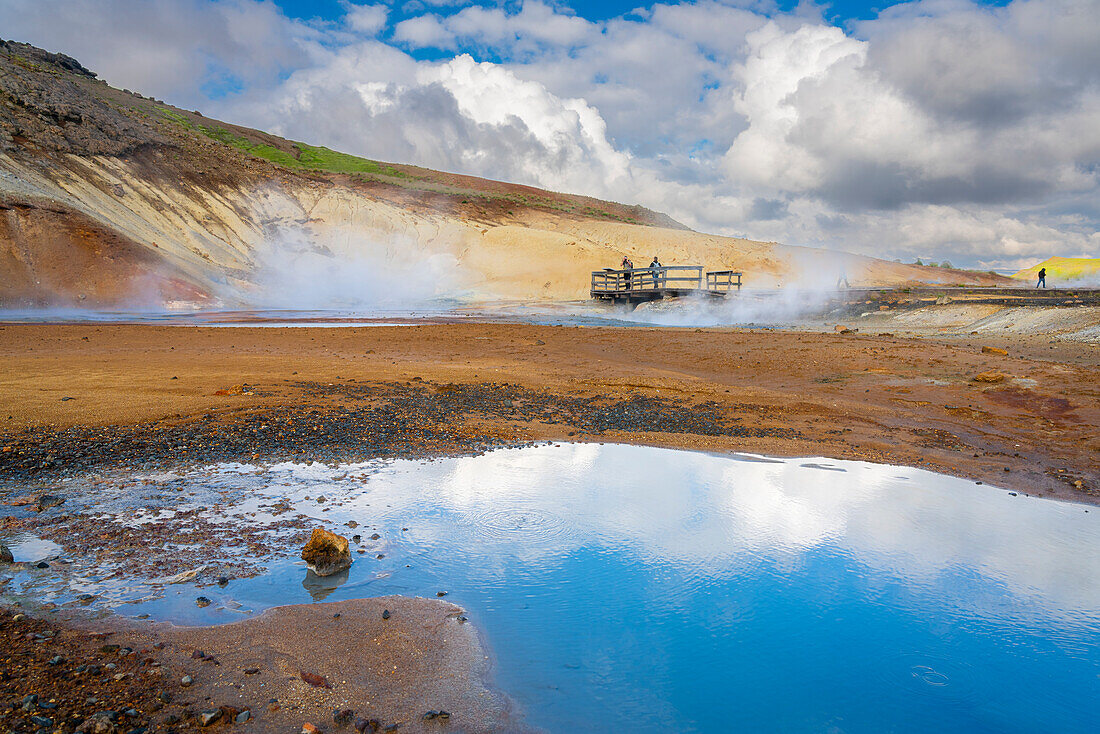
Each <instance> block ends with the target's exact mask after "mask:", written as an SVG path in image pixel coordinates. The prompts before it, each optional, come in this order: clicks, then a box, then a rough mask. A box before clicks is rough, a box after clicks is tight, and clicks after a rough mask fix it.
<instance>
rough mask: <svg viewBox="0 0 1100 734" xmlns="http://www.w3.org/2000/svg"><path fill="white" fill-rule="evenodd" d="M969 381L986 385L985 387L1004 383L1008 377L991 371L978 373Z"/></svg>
mask: <svg viewBox="0 0 1100 734" xmlns="http://www.w3.org/2000/svg"><path fill="white" fill-rule="evenodd" d="M970 379H971V380H973V381H974V382H981V383H984V384H987V385H994V384H997V383H999V382H1004V381H1005V380H1007V379H1008V375H1006V374H1005V373H1003V372H993V371H990V372H979V373H978V374H976V375H974V376H973V377H972V378H970Z"/></svg>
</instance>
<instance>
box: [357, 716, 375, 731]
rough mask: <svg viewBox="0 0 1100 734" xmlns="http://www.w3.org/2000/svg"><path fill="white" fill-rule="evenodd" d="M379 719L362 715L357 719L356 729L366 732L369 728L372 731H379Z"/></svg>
mask: <svg viewBox="0 0 1100 734" xmlns="http://www.w3.org/2000/svg"><path fill="white" fill-rule="evenodd" d="M378 726H379V724H378V719H364V718H362V717H360V718H358V719H356V720H355V731H357V732H360V734H362V732H365V731H366V730H367V729H370V730H371V731H378Z"/></svg>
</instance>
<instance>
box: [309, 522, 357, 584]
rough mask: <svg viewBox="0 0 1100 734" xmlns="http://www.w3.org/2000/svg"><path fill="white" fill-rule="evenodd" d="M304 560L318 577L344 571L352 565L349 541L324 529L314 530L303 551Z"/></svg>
mask: <svg viewBox="0 0 1100 734" xmlns="http://www.w3.org/2000/svg"><path fill="white" fill-rule="evenodd" d="M302 560H303V561H305V562H306V565H307V566H308V567H309V570H311V571H313V573H315V574H317V575H318V576H331V575H332V574H334V573H336V572H338V571H343V570H344V569H345V568H347V567H348V566H350V565H351V551H350V550H349V549H348V539H347V538H345V537H344V536H342V535H337V534H336V533H330V532H329V531H327V530H325V529H324V528H314V530H313V535H311V536H310V538H309V542H308V543H306V547H305V548H303V549H302Z"/></svg>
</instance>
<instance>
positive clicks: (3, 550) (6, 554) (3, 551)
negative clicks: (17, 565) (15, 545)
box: [0, 544, 15, 563]
mask: <svg viewBox="0 0 1100 734" xmlns="http://www.w3.org/2000/svg"><path fill="white" fill-rule="evenodd" d="M14 562H15V556H13V555H12V554H11V549H10V548H8V547H7V546H6V545H3V544H0V563H14Z"/></svg>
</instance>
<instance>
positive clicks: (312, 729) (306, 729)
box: [302, 721, 321, 734]
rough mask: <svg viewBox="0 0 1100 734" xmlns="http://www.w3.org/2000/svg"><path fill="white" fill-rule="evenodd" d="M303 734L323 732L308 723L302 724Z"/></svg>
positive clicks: (319, 733)
mask: <svg viewBox="0 0 1100 734" xmlns="http://www.w3.org/2000/svg"><path fill="white" fill-rule="evenodd" d="M302 734H321V730H320V729H318V728H317V727H315V726H314V725H313V724H311V723H309V722H308V721H307V722H306V723H304V724H302Z"/></svg>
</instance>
